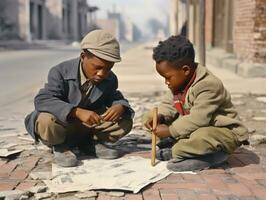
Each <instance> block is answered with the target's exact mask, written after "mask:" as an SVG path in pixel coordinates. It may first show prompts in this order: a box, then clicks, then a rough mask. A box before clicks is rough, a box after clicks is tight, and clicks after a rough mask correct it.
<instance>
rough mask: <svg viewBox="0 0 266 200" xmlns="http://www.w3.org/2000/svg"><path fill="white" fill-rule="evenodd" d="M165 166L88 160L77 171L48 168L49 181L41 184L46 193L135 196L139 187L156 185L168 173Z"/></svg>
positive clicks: (129, 160)
mask: <svg viewBox="0 0 266 200" xmlns="http://www.w3.org/2000/svg"><path fill="white" fill-rule="evenodd" d="M166 163H167V162H158V163H157V164H156V166H155V167H152V166H151V164H150V159H145V158H142V157H137V156H132V157H123V158H120V159H115V160H103V159H88V160H84V161H83V164H82V165H80V166H77V167H71V168H63V167H60V166H58V165H56V164H53V165H52V177H53V178H52V180H46V181H44V182H45V183H46V185H47V186H48V188H49V192H54V193H65V192H71V191H86V190H96V189H109V190H126V191H132V192H133V193H138V192H139V191H140V190H141V189H142V188H143V187H145V186H146V185H148V184H150V183H154V182H157V181H159V180H161V179H163V178H165V177H166V176H168V175H169V174H170V173H171V171H169V170H168V169H167V168H166Z"/></svg>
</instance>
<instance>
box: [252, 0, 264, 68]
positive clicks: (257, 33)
mask: <svg viewBox="0 0 266 200" xmlns="http://www.w3.org/2000/svg"><path fill="white" fill-rule="evenodd" d="M254 46H255V49H254V61H255V62H259V63H260V62H266V0H256V9H255V19H254Z"/></svg>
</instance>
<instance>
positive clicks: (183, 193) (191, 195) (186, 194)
mask: <svg viewBox="0 0 266 200" xmlns="http://www.w3.org/2000/svg"><path fill="white" fill-rule="evenodd" d="M177 194H178V197H179V199H180V200H185V199H186V200H189V199H191V200H192V199H197V194H196V193H195V192H194V191H193V190H188V189H177Z"/></svg>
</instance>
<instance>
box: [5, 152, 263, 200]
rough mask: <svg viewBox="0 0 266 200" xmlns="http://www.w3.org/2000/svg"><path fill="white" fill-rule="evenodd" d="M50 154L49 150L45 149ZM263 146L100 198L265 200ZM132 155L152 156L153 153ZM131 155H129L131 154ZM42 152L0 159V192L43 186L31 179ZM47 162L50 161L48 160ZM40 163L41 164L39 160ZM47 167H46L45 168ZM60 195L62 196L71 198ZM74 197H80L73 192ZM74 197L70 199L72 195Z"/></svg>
mask: <svg viewBox="0 0 266 200" xmlns="http://www.w3.org/2000/svg"><path fill="white" fill-rule="evenodd" d="M46 153H47V152H46ZM265 153H266V150H264V148H262V147H261V148H258V149H253V150H252V151H250V150H249V149H247V148H240V149H239V150H237V151H236V152H235V153H234V154H233V155H232V156H231V157H230V158H229V159H228V161H227V163H226V164H225V165H223V166H221V167H219V168H216V169H208V170H203V171H200V172H197V173H196V174H171V175H169V176H168V177H166V178H165V179H162V180H161V181H159V182H157V183H155V184H151V185H149V186H147V187H146V188H144V189H143V190H142V191H141V192H140V193H139V194H131V193H125V195H124V196H123V197H111V196H110V195H109V193H108V192H106V191H98V197H96V198H95V197H93V198H89V199H98V200H107V199H110V200H157V199H158V200H179V199H180V200H187V199H202V200H213V199H217V200H231V199H233V200H235V199H236V200H237V199H243V200H253V199H254V200H263V199H266V166H265V165H264V164H263V163H265V158H264V155H265ZM130 155H139V156H142V157H149V156H150V152H137V153H132V154H130ZM130 155H128V156H130ZM40 160H41V155H38V156H36V155H35V156H31V157H26V158H25V157H19V158H17V159H11V160H1V161H0V169H1V171H0V191H4V190H25V191H27V190H29V189H30V188H31V187H33V186H34V185H42V182H41V181H40V180H32V179H31V178H30V177H29V173H30V172H31V171H32V170H35V171H36V168H38V162H39V161H40ZM46 164H47V163H46ZM40 165H42V164H41V163H40ZM46 170H47V169H46ZM69 196H71V194H69V195H68V196H66V195H63V196H61V197H60V196H59V199H69V198H70V197H69ZM72 197H73V198H72V199H77V198H76V197H74V196H73V195H72ZM70 199H71V198H70Z"/></svg>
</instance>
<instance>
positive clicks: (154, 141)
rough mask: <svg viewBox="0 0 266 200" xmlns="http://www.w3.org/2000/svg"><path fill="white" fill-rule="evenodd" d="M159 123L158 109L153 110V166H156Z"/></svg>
mask: <svg viewBox="0 0 266 200" xmlns="http://www.w3.org/2000/svg"><path fill="white" fill-rule="evenodd" d="M157 121H158V108H157V107H155V108H154V109H153V120H152V147H151V165H152V166H155V155H156V135H155V133H154V131H155V129H156V127H157Z"/></svg>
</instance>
